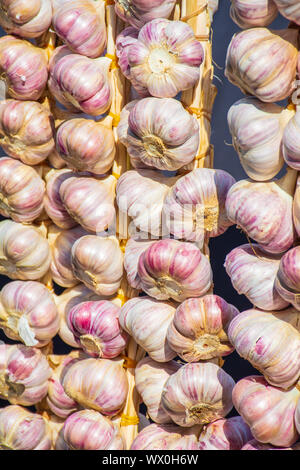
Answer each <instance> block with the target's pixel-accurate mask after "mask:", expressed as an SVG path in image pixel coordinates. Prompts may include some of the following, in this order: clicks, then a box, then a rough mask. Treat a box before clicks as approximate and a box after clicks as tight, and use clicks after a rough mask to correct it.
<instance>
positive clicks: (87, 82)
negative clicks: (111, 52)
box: [48, 46, 111, 116]
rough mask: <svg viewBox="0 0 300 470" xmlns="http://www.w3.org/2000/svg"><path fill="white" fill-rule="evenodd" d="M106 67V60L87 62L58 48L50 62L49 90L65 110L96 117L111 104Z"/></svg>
mask: <svg viewBox="0 0 300 470" xmlns="http://www.w3.org/2000/svg"><path fill="white" fill-rule="evenodd" d="M110 64H111V60H110V59H108V58H107V57H100V58H99V59H89V58H88V57H84V56H81V55H79V54H72V52H71V51H70V50H69V49H68V48H67V47H66V46H61V47H58V48H56V49H55V52H54V54H53V55H52V57H51V59H50V78H49V81H48V86H49V89H50V91H51V93H52V94H53V96H54V97H55V98H56V99H57V100H58V101H59V102H60V103H61V104H63V105H64V106H65V107H66V108H67V109H68V110H70V111H73V112H76V111H77V112H78V111H81V112H83V113H86V114H89V115H91V116H98V115H99V114H102V113H105V111H107V110H108V108H109V106H110V103H111V89H110V84H109V79H108V75H109V73H108V72H109V67H110Z"/></svg>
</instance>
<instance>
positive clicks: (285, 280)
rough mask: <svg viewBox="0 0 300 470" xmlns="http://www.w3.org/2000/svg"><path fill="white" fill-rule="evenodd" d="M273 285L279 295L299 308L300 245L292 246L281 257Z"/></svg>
mask: <svg viewBox="0 0 300 470" xmlns="http://www.w3.org/2000/svg"><path fill="white" fill-rule="evenodd" d="M298 258H299V259H298ZM275 287H276V290H277V292H278V294H279V295H280V297H282V298H283V299H284V300H285V301H286V302H287V303H291V304H292V305H293V306H294V307H295V308H296V309H297V310H300V302H299V294H300V246H296V247H295V248H292V249H291V250H289V251H288V252H287V253H285V254H284V255H283V257H282V258H281V260H280V264H279V269H278V272H277V277H276V283H275Z"/></svg>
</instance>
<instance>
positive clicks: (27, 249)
mask: <svg viewBox="0 0 300 470" xmlns="http://www.w3.org/2000/svg"><path fill="white" fill-rule="evenodd" d="M50 262H51V252H50V247H49V244H48V241H47V240H46V238H44V237H43V236H42V235H41V234H40V232H39V231H38V229H37V228H36V227H33V226H26V225H22V224H19V223H17V222H13V221H12V220H8V219H7V220H3V221H2V222H0V274H4V275H5V276H8V277H9V278H10V279H20V280H23V281H26V280H31V281H34V280H37V279H40V278H41V277H43V276H44V275H45V274H46V272H47V271H48V269H49V267H50Z"/></svg>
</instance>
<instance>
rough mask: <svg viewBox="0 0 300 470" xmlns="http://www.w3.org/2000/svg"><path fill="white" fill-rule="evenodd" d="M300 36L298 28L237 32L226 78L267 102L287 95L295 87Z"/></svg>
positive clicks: (229, 52)
mask: <svg viewBox="0 0 300 470" xmlns="http://www.w3.org/2000/svg"><path fill="white" fill-rule="evenodd" d="M297 38H298V30H295V29H287V30H282V31H276V32H271V31H269V30H268V29H267V28H252V29H247V30H245V31H242V32H240V33H238V34H236V35H234V36H233V39H232V41H231V43H230V44H229V48H228V51H227V57H226V71H225V75H226V77H227V78H228V80H229V81H230V82H231V83H233V85H236V86H238V87H239V88H240V89H241V90H242V92H243V93H245V94H250V95H254V96H256V97H257V98H259V99H260V100H261V101H264V102H266V103H272V102H275V101H281V100H283V99H285V98H287V97H288V96H290V95H291V94H292V91H293V90H294V88H295V77H296V65H297V56H298V50H297ZM266 57H268V58H269V60H266Z"/></svg>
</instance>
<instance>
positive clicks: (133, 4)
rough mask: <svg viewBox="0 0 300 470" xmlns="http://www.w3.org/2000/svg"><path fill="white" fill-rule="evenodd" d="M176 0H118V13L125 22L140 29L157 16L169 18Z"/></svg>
mask: <svg viewBox="0 0 300 470" xmlns="http://www.w3.org/2000/svg"><path fill="white" fill-rule="evenodd" d="M175 3H176V0H116V2H115V10H116V13H117V15H118V16H119V17H120V18H121V19H122V20H123V21H125V22H128V23H129V24H131V25H132V26H134V27H135V28H138V29H140V28H141V27H142V26H143V25H144V24H145V23H147V22H148V21H151V20H154V19H155V18H169V16H170V15H171V13H172V10H173V8H174V5H175Z"/></svg>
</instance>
